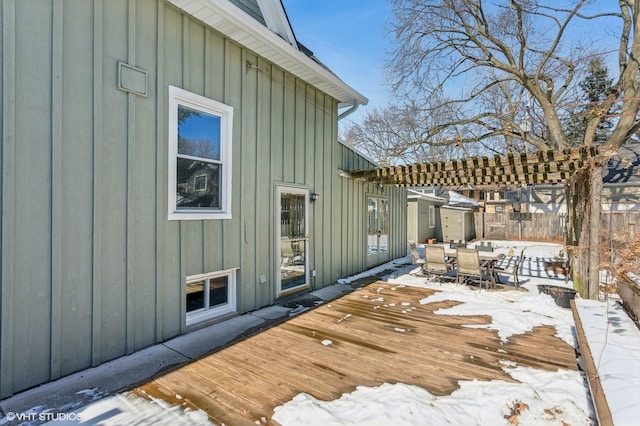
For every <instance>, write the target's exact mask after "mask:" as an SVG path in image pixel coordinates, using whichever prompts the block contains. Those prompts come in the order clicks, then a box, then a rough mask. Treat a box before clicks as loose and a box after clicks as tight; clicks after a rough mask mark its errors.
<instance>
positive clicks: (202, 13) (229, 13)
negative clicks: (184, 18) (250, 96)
mask: <svg viewBox="0 0 640 426" xmlns="http://www.w3.org/2000/svg"><path fill="white" fill-rule="evenodd" d="M167 1H168V2H169V3H171V4H173V5H174V6H176V7H177V8H179V9H181V10H183V11H184V12H186V13H188V14H189V15H191V16H193V17H194V18H196V19H198V20H200V21H202V22H204V23H205V24H207V25H209V26H210V27H211V28H214V29H215V30H217V31H219V32H221V33H222V34H224V35H226V36H227V37H229V38H230V39H232V40H234V41H235V42H237V43H239V44H241V45H243V46H246V47H247V48H249V49H251V50H252V51H254V52H255V53H257V54H258V55H260V56H262V57H264V58H265V59H268V60H269V61H271V62H273V63H274V64H276V65H278V66H279V67H281V68H283V69H284V70H286V71H288V72H290V73H292V74H294V75H295V76H297V77H299V78H301V79H302V80H305V81H306V82H308V83H309V84H312V85H313V86H315V87H317V88H318V89H320V90H322V91H323V92H325V93H327V94H328V95H330V96H332V97H333V98H334V99H336V100H337V101H338V102H339V103H341V104H343V105H353V104H360V105H366V104H367V103H368V102H369V100H368V99H367V98H366V97H365V96H364V95H362V94H361V93H359V92H358V91H357V90H355V89H354V88H352V87H351V86H349V85H347V84H346V83H345V82H344V81H342V80H341V79H340V78H339V77H337V76H336V75H335V74H333V73H332V72H331V71H329V70H327V69H326V68H324V67H323V66H321V65H320V64H318V63H317V62H315V61H314V60H312V59H311V58H309V57H308V56H307V55H305V54H304V53H302V52H301V51H299V50H298V48H297V46H294V45H292V44H290V43H288V42H287V41H285V40H284V39H283V38H282V37H280V36H279V35H277V34H275V33H274V32H272V31H271V30H269V29H268V28H267V27H265V26H264V25H262V24H260V23H259V22H257V21H256V20H255V19H253V18H252V17H250V16H249V15H247V14H246V13H245V12H243V11H242V10H241V9H240V8H238V7H236V6H235V5H233V4H232V3H231V2H229V1H228V0H167ZM291 36H293V34H291Z"/></svg>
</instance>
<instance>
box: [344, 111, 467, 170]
mask: <svg viewBox="0 0 640 426" xmlns="http://www.w3.org/2000/svg"><path fill="white" fill-rule="evenodd" d="M429 99H433V98H429ZM427 102H428V101H427ZM455 114H456V112H455V111H454V110H453V109H447V108H446V106H443V107H441V108H439V109H438V110H437V111H430V109H429V108H425V107H424V106H421V105H418V104H417V103H416V102H415V101H411V102H407V103H406V104H405V105H400V106H399V105H389V106H386V107H384V108H376V109H373V110H372V111H369V112H367V114H366V115H365V116H364V118H363V119H362V120H361V121H359V122H356V123H353V124H351V125H349V126H346V127H345V128H344V129H342V130H341V132H340V138H341V140H342V141H344V142H345V143H347V144H348V145H350V146H352V147H354V148H356V149H357V150H358V151H360V152H362V153H364V154H366V155H367V156H368V157H369V158H371V159H373V160H375V161H376V162H377V163H378V164H380V165H384V166H386V165H396V164H410V163H420V162H427V161H448V160H451V159H454V158H456V157H457V156H459V155H460V150H459V149H458V148H460V145H461V144H460V142H461V138H460V137H459V136H458V135H456V134H455V133H448V132H447V131H442V132H440V133H438V134H434V133H432V132H431V131H430V130H431V129H432V128H434V127H436V126H438V125H439V123H441V122H447V121H451V120H453V119H454V118H455ZM426 138H428V140H429V142H428V143H424V142H425V140H426ZM456 141H457V142H458V143H457V144H456ZM462 148H463V150H464V154H465V155H475V154H477V153H478V152H479V147H478V146H474V145H473V144H466V145H465V146H464V147H462Z"/></svg>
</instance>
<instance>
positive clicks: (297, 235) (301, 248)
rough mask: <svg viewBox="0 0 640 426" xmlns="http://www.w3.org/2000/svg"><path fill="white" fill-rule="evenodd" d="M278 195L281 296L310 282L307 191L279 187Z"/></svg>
mask: <svg viewBox="0 0 640 426" xmlns="http://www.w3.org/2000/svg"><path fill="white" fill-rule="evenodd" d="M277 197H278V199H277V210H278V214H277V215H276V218H277V221H278V222H277V226H276V227H277V232H276V235H277V236H278V250H277V253H279V257H278V260H279V261H278V265H279V266H278V270H279V273H278V274H277V293H278V295H280V294H281V293H283V292H287V291H289V290H293V289H296V288H301V287H304V286H306V285H308V283H309V268H308V249H309V237H308V233H307V229H308V226H309V225H308V217H307V216H308V215H307V211H308V205H309V191H308V190H306V189H302V188H290V187H279V188H278V190H277Z"/></svg>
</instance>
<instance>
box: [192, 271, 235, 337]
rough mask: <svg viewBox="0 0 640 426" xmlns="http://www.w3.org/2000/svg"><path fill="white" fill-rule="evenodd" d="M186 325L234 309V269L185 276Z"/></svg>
mask: <svg viewBox="0 0 640 426" xmlns="http://www.w3.org/2000/svg"><path fill="white" fill-rule="evenodd" d="M185 298H186V306H187V326H189V325H192V324H196V323H198V322H201V321H204V320H207V319H211V318H215V317H219V316H221V315H226V314H230V313H232V312H235V311H236V270H235V269H227V270H225V271H218V272H211V273H208V274H201V275H192V276H190V277H187V286H186V293H185Z"/></svg>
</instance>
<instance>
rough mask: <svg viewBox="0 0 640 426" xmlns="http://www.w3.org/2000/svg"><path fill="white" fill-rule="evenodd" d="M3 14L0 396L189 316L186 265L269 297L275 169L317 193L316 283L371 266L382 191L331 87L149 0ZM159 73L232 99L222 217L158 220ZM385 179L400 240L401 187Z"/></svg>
mask: <svg viewBox="0 0 640 426" xmlns="http://www.w3.org/2000/svg"><path fill="white" fill-rule="evenodd" d="M0 20H1V22H2V31H1V33H0V37H1V40H0V43H1V44H0V45H1V47H2V55H0V70H1V72H2V76H1V80H0V81H1V84H0V94H1V95H2V103H1V105H0V119H1V120H2V121H1V122H0V124H1V129H2V130H1V131H2V141H3V142H2V150H1V156H2V157H1V161H0V167H1V176H2V185H1V191H2V192H1V197H2V198H1V199H2V206H1V207H2V228H1V232H2V234H1V236H2V240H1V241H2V243H1V244H2V245H1V253H2V262H1V268H2V269H1V274H2V293H1V303H0V318H1V336H0V343H1V352H0V397H2V398H4V397H7V396H9V395H11V394H13V393H15V392H18V391H20V390H22V389H26V388H28V387H31V386H35V385H38V384H40V383H44V382H46V381H49V380H52V379H55V378H58V377H61V376H64V375H66V374H69V373H71V372H74V371H77V370H81V369H84V368H87V367H90V366H92V365H98V364H100V363H103V362H105V361H107V360H109V359H113V358H116V357H118V356H121V355H124V354H127V353H131V352H133V351H135V350H138V349H140V348H143V347H145V346H148V345H151V344H153V343H156V342H160V341H163V340H166V339H168V338H170V337H172V336H175V335H178V334H180V333H183V332H185V331H186V330H185V318H184V313H185V301H184V292H185V277H186V276H188V275H192V274H200V273H205V272H212V271H217V270H224V269H229V268H239V269H238V275H237V278H238V281H237V282H238V284H237V285H238V290H237V297H238V304H237V307H238V311H239V312H246V311H249V310H252V309H256V308H258V307H261V306H266V305H269V304H272V303H273V302H274V297H275V289H274V286H275V283H274V280H275V275H276V273H277V271H276V264H275V263H276V253H275V249H274V248H275V245H276V244H275V241H276V235H275V220H276V218H275V215H276V213H275V207H274V198H275V191H276V185H277V184H278V183H279V182H282V183H286V184H296V185H302V186H305V187H307V188H309V189H310V190H311V191H313V192H317V193H318V194H320V198H319V200H317V201H316V202H314V203H313V204H312V205H311V207H310V226H311V230H310V241H311V247H310V253H309V255H310V268H311V269H315V270H316V271H317V276H316V277H315V279H314V280H315V281H314V283H313V285H315V286H316V287H321V286H324V285H328V284H331V283H333V282H335V280H336V279H337V278H340V277H344V276H347V275H349V274H353V273H356V272H360V271H362V270H363V269H365V268H366V226H365V225H366V224H365V223H364V222H365V218H366V216H365V210H366V195H367V194H368V193H374V194H377V195H380V192H379V189H378V187H377V185H375V184H367V183H363V182H361V181H358V180H354V179H347V178H343V177H339V176H338V172H337V171H338V169H345V170H353V169H362V168H366V167H368V166H370V164H369V163H368V162H366V160H364V159H363V158H362V157H360V156H358V155H357V154H355V153H353V152H352V151H351V150H350V149H348V148H347V147H345V146H343V145H341V144H340V143H338V142H337V113H336V112H337V101H336V100H335V99H333V98H331V97H329V96H328V95H326V94H324V93H322V92H320V91H318V90H316V89H315V88H314V87H312V86H310V85H308V84H306V83H305V82H303V81H301V80H299V79H297V78H296V77H295V76H293V75H291V74H289V73H287V72H285V71H283V70H282V69H281V68H278V67H277V66H275V65H273V64H271V63H269V62H267V61H265V60H264V59H262V58H261V57H258V56H256V55H255V54H253V53H252V52H251V51H249V50H247V49H244V48H242V47H241V46H239V45H237V44H235V43H233V42H230V41H229V40H228V39H225V38H224V37H223V36H222V35H220V34H219V33H217V32H215V31H213V30H211V29H209V28H207V27H205V26H204V25H203V24H201V23H200V22H198V21H196V20H194V19H192V18H190V17H189V16H187V15H185V14H183V13H182V12H180V11H178V10H177V9H175V8H174V7H172V6H170V5H167V4H165V3H164V2H162V1H158V0H108V1H105V0H93V1H87V0H64V1H52V2H47V1H41V0H19V1H16V0H3V1H2V3H1V4H0ZM118 61H122V62H125V63H127V64H129V65H132V66H135V67H138V68H140V69H143V70H145V71H146V72H147V76H148V78H147V85H148V88H147V90H148V95H147V96H146V97H143V96H137V95H135V94H132V93H126V92H124V91H121V90H118V89H117V83H118V80H117V63H118ZM247 64H251V65H250V66H247ZM169 85H175V86H178V87H182V88H184V89H186V90H189V91H192V92H196V93H199V94H202V95H205V96H207V97H209V98H212V99H215V100H218V101H221V102H224V103H226V104H229V105H231V106H233V107H234V124H233V176H232V182H233V196H232V213H233V218H232V219H230V220H206V221H168V220H167V196H168V195H167V193H168V190H167V180H168V177H167V164H168V160H167V143H168V142H167V134H168V127H167V116H168V111H167V105H168V86H169ZM383 191H384V194H383V195H386V196H388V197H389V199H390V201H391V206H392V209H395V210H392V212H391V214H392V220H393V224H394V225H393V226H394V227H395V228H394V230H393V231H394V238H393V240H392V247H391V250H392V253H391V257H392V258H394V257H399V256H403V255H404V254H405V252H406V246H405V243H406V210H403V209H404V207H402V206H406V203H405V201H404V198H403V197H405V193H404V190H402V189H398V188H385V189H384V190H383ZM261 274H264V275H265V276H266V277H267V283H266V284H259V283H258V281H259V280H258V277H259V276H260V275H261Z"/></svg>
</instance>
